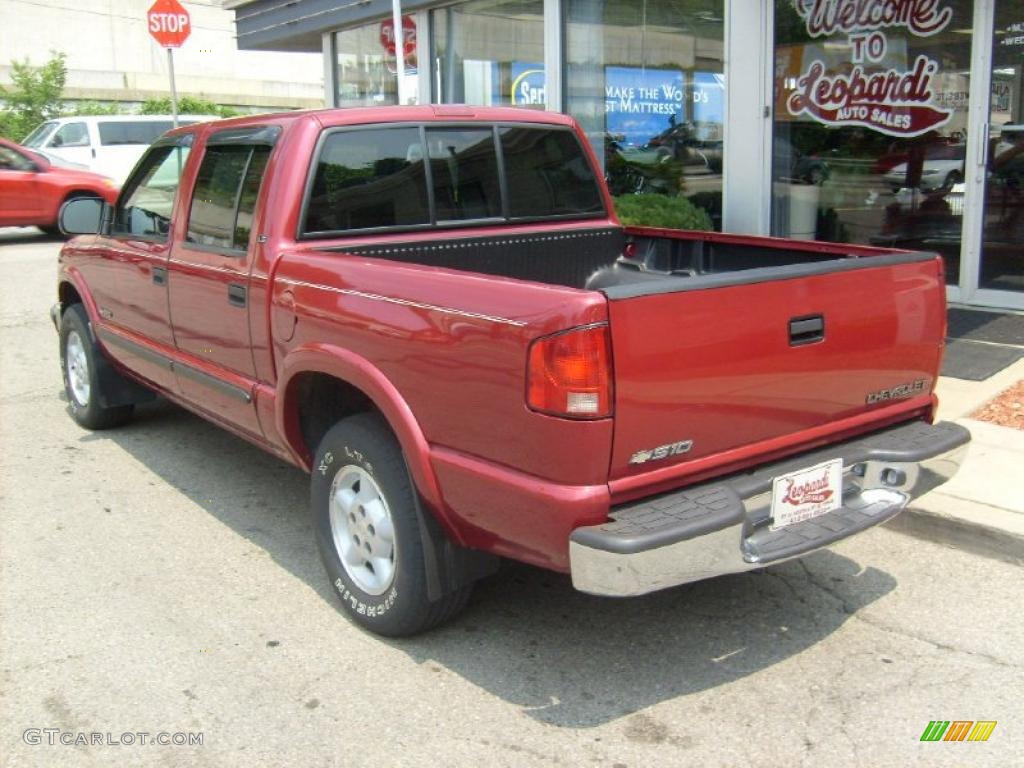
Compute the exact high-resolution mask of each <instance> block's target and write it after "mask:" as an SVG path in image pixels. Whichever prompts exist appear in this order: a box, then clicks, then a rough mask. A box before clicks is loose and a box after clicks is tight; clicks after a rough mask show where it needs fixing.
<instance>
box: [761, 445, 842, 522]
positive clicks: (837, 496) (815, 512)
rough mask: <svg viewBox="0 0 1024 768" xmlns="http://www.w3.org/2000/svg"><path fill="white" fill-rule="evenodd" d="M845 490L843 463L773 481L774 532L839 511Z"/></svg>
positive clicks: (825, 463)
mask: <svg viewBox="0 0 1024 768" xmlns="http://www.w3.org/2000/svg"><path fill="white" fill-rule="evenodd" d="M842 490H843V460H842V459H832V460H831V461H826V462H824V463H822V464H816V465H814V466H813V467H808V468H807V469H801V470H799V471H797V472H790V473H789V474H788V475H779V476H778V477H776V478H775V479H774V480H773V481H772V520H771V530H773V531H774V530H777V529H779V528H785V527H786V526H787V525H793V524H795V523H802V522H804V521H805V520H810V519H812V518H815V517H820V516H821V515H826V514H828V513H829V512H831V511H833V510H835V509H839V507H840V505H841V504H842V501H843V493H842Z"/></svg>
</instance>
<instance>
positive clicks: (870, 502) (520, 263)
mask: <svg viewBox="0 0 1024 768" xmlns="http://www.w3.org/2000/svg"><path fill="white" fill-rule="evenodd" d="M597 167H598V166H597V161H596V158H595V156H594V154H593V152H592V151H591V150H590V148H589V146H588V145H587V143H586V140H585V139H584V137H583V134H582V133H581V131H580V129H579V128H578V126H577V125H576V124H575V123H574V122H573V121H572V120H571V119H570V118H568V117H564V116H561V115H555V114H551V113H545V112H538V111H528V110H516V109H500V108H471V107H462V106H436V107H386V108H367V109H344V110H325V111H314V112H299V113H292V114H281V115H265V116H259V117H243V118H235V119H231V120H226V121H219V122H212V123H203V124H199V125H193V126H188V127H185V128H180V129H177V130H174V131H170V132H169V133H167V134H166V135H165V136H164V137H163V138H161V139H160V140H159V141H157V142H156V143H155V144H154V145H153V146H152V148H151V149H150V150H149V151H148V152H147V153H146V155H145V156H144V157H143V158H142V159H141V160H140V161H139V164H138V165H137V166H136V168H135V170H134V171H133V173H132V174H131V176H130V177H129V179H128V181H127V182H126V184H125V186H124V189H123V190H122V192H121V195H120V197H119V199H118V200H117V203H116V204H115V205H113V206H109V205H102V204H101V203H100V202H98V201H88V200H85V201H81V200H76V201H73V202H70V203H68V204H67V205H65V206H64V208H63V210H62V226H63V227H64V229H65V231H66V232H68V233H77V234H81V235H83V236H81V237H77V238H75V239H73V240H71V241H70V242H69V243H68V244H67V245H65V246H64V248H63V250H62V251H61V255H60V269H59V284H58V298H59V303H58V304H57V305H56V306H55V307H54V310H53V318H54V321H55V324H56V325H57V327H58V330H59V333H60V350H61V361H62V365H63V371H64V383H65V388H66V391H67V397H68V400H69V405H70V411H71V414H72V415H73V416H74V418H75V419H76V420H77V421H78V423H79V424H81V425H82V426H84V427H87V428H90V429H100V428H105V427H112V426H115V425H118V424H121V423H123V422H124V421H125V420H126V419H127V418H128V417H129V416H130V415H131V413H132V409H133V406H134V405H135V404H136V403H138V402H140V401H142V400H144V399H147V398H151V397H153V396H154V393H158V394H160V395H162V396H164V397H166V398H168V399H170V400H172V401H174V402H176V403H179V404H181V405H183V406H184V407H186V408H188V409H190V410H192V411H194V412H196V413H198V414H200V415H201V416H203V417H205V418H207V419H209V420H210V421H212V422H214V423H216V424H219V425H220V426H222V427H224V428H226V429H228V430H230V431H232V432H234V433H235V434H237V435H239V436H240V437H243V438H245V439H247V440H249V441H251V442H253V443H255V444H257V445H259V446H261V447H263V448H264V449H266V450H267V451H270V452H271V453H273V454H275V455H276V456H279V457H280V458H281V459H283V460H285V461H288V462H291V463H293V464H295V465H298V466H300V467H302V468H304V469H305V470H306V471H308V472H309V473H310V476H311V505H312V514H313V521H314V529H315V532H316V539H317V544H318V546H319V549H320V554H321V556H322V559H323V562H324V565H325V567H326V570H327V572H328V575H329V578H330V581H331V583H332V584H333V585H334V588H335V589H336V590H337V592H338V595H339V597H340V598H341V601H342V604H343V606H344V608H345V610H346V611H347V612H348V614H349V615H350V616H351V618H352V619H353V620H354V621H356V622H357V623H359V624H360V625H362V626H364V627H367V628H369V629H371V630H373V631H375V632H378V633H381V634H386V635H408V634H412V633H415V632H419V631H422V630H425V629H427V628H429V627H432V626H434V625H436V624H438V623H440V622H442V621H444V620H445V619H447V618H448V617H450V616H452V615H453V614H455V613H456V612H457V611H458V610H459V609H460V607H462V606H463V605H464V604H465V601H466V599H467V596H468V594H469V590H470V588H471V586H472V584H473V582H474V581H475V580H477V579H479V578H480V577H481V576H484V575H486V574H488V573H490V572H491V571H492V570H493V569H494V568H495V565H496V563H497V562H498V560H499V558H501V557H505V558H513V559H516V560H521V561H524V562H527V563H532V564H533V565H537V566H541V567H544V568H549V569H553V570H556V571H562V572H568V573H570V574H571V576H572V580H573V584H574V585H575V586H576V587H577V588H578V589H580V590H582V591H585V592H589V593H594V594H598V595H620V596H623V595H638V594H643V593H645V592H650V591H652V590H658V589H664V588H666V587H671V586H674V585H677V584H683V583H686V582H691V581H694V580H697V579H704V578H709V577H713V576H716V575H719V574H725V573H733V572H738V571H744V570H747V569H751V568H757V567H760V566H764V565H768V564H771V563H777V562H780V561H782V560H786V559H788V558H792V557H796V556H799V555H801V554H804V553H806V552H809V551H811V550H814V549H817V548H819V547H822V546H825V545H828V544H830V543H831V542H834V541H837V540H839V539H842V538H844V537H846V536H850V535H851V534H855V533H857V532H859V531H862V530H864V529H866V528H868V527H870V526H873V525H876V524H878V523H881V522H883V521H885V520H888V519H889V518H891V517H893V516H894V515H896V514H897V513H898V512H899V511H900V510H901V509H903V508H904V507H905V506H906V504H907V503H908V502H909V501H910V500H911V499H912V498H914V497H915V496H917V495H919V494H921V493H924V492H926V491H928V490H929V489H931V488H933V487H935V486H936V485H938V484H940V483H942V482H943V481H944V480H946V479H947V478H949V477H950V476H951V475H952V474H953V473H954V472H955V471H956V469H957V468H958V466H959V463H960V460H961V457H962V455H963V452H964V450H965V449H966V445H967V443H968V441H969V439H970V436H969V434H968V433H967V432H966V430H964V429H963V428H962V427H960V426H958V425H955V424H948V423H933V417H934V414H935V409H936V399H935V396H934V394H933V390H934V386H935V380H936V376H937V372H938V370H939V364H940V360H941V357H942V352H943V338H944V331H945V298H944V283H943V272H942V261H941V260H940V258H939V257H938V256H936V255H935V254H930V253H917V252H908V251H894V250H883V249H879V248H868V247H863V246H857V245H846V244H828V243H815V242H803V241H789V240H780V239H772V238H759V237H742V236H736V235H728V234H716V233H706V232H684V231H670V230H659V229H651V228H636V227H623V226H621V225H620V223H619V222H618V220H617V219H616V218H615V214H614V212H613V209H612V205H611V200H610V197H609V194H608V191H607V189H606V188H605V186H604V184H603V183H602V181H601V176H600V174H599V172H598V170H597Z"/></svg>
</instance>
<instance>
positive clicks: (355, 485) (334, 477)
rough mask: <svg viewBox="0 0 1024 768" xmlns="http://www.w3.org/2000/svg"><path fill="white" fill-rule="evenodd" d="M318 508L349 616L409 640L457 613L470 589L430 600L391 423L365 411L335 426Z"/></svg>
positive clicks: (324, 451) (320, 477) (314, 488)
mask: <svg viewBox="0 0 1024 768" xmlns="http://www.w3.org/2000/svg"><path fill="white" fill-rule="evenodd" d="M310 496H311V505H312V512H313V525H314V529H315V531H316V539H317V546H318V547H319V549H320V556H321V558H322V559H323V563H324V567H325V568H326V570H327V574H328V576H329V577H330V579H331V583H332V584H333V586H334V589H335V591H336V592H337V593H338V595H339V597H340V598H341V602H342V605H343V606H344V608H345V611H346V613H347V614H348V615H349V616H350V617H351V619H352V620H353V621H355V622H356V623H357V624H359V625H361V626H362V627H364V628H366V629H368V630H370V631H372V632H375V633H377V634H380V635H387V636H390V637H404V636H408V635H414V634H417V633H419V632H423V631H425V630H427V629H430V628H432V627H434V626H437V625H438V624H441V623H443V622H445V621H447V620H448V619H450V618H451V617H452V616H454V615H455V614H456V613H457V612H458V611H459V610H461V608H462V607H463V606H464V605H465V603H466V601H467V600H468V598H469V591H470V587H468V586H467V587H462V588H460V589H458V590H456V591H455V592H451V593H449V594H446V595H445V596H443V597H442V598H441V599H440V600H436V601H433V602H432V601H430V599H429V598H428V595H427V576H426V566H425V563H424V542H423V540H422V535H421V527H420V524H419V518H418V515H419V512H418V510H417V506H416V505H417V499H416V495H415V490H414V489H413V487H412V483H411V481H410V479H409V473H408V470H407V469H406V465H405V459H404V457H403V455H402V450H401V448H400V446H399V445H398V442H397V441H396V440H395V437H394V435H393V434H392V433H391V430H390V429H389V428H388V426H387V424H386V423H385V422H384V421H383V420H382V419H381V418H380V417H379V416H376V415H374V414H366V413H363V414H357V415H355V416H350V417H349V418H346V419H343V420H342V421H340V422H338V423H337V424H335V425H334V427H332V428H331V429H330V430H328V432H327V434H326V435H324V437H323V440H321V441H320V446H319V448H318V449H317V452H316V458H315V462H314V464H313V473H312V479H311V488H310Z"/></svg>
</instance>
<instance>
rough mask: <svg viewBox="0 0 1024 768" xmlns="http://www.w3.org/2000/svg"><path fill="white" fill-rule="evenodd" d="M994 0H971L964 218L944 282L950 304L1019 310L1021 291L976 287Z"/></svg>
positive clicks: (1023, 306) (982, 222) (1023, 296)
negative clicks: (952, 279)
mask: <svg viewBox="0 0 1024 768" xmlns="http://www.w3.org/2000/svg"><path fill="white" fill-rule="evenodd" d="M994 25H995V0H975V3H974V35H973V36H972V38H973V39H972V44H971V73H970V83H971V87H970V98H969V100H968V110H969V116H968V131H967V162H966V163H965V168H964V171H965V173H964V218H963V231H962V232H963V233H962V236H961V241H960V285H959V286H956V287H953V286H950V287H949V288H948V289H947V291H946V298H947V299H948V300H949V301H951V302H957V303H960V304H970V305H974V306H981V307H992V308H1001V309H1019V310H1024V292H1016V291H999V290H992V289H990V288H981V287H979V282H980V280H981V259H982V246H983V239H984V225H985V186H986V184H985V181H986V171H987V167H988V157H987V155H988V144H989V132H990V129H991V126H990V124H989V118H990V109H991V103H992V53H993V51H992V46H993V40H994V38H995V34H994V33H995V26H994Z"/></svg>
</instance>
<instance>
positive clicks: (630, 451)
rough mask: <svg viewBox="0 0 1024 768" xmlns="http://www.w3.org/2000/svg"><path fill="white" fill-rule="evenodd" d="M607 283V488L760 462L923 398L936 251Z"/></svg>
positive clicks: (937, 277)
mask: <svg viewBox="0 0 1024 768" xmlns="http://www.w3.org/2000/svg"><path fill="white" fill-rule="evenodd" d="M605 293H606V295H607V297H608V300H609V323H610V327H611V337H612V354H613V359H614V370H615V438H614V448H613V452H612V460H611V473H610V477H611V479H612V483H613V489H614V488H615V486H616V483H615V481H616V480H617V479H619V480H621V479H624V478H632V479H633V480H635V481H638V482H630V481H629V480H624V481H623V482H622V483H619V484H618V485H619V486H620V490H625V488H626V487H630V488H633V489H636V488H639V487H640V486H641V485H642V483H641V482H639V481H642V479H643V478H642V477H639V476H642V475H645V474H646V473H652V472H653V473H654V475H653V476H652V480H657V481H658V483H659V484H660V485H662V486H663V485H664V481H666V480H669V479H676V480H678V479H679V478H681V477H683V476H686V475H688V474H691V473H696V472H698V471H699V472H700V473H701V475H702V476H703V475H705V474H707V473H708V472H707V471H708V470H709V469H711V468H714V467H719V468H720V469H721V468H723V465H726V464H729V463H735V462H736V460H737V458H744V459H745V462H744V463H745V464H746V465H750V464H756V463H758V458H759V457H760V458H761V460H765V459H767V458H769V457H768V456H767V453H768V452H770V451H771V452H774V454H775V455H779V454H782V453H786V452H792V451H793V450H797V449H799V448H801V447H803V446H805V445H807V444H808V443H809V442H811V441H812V440H813V441H814V442H815V443H816V444H821V443H823V442H826V441H827V440H829V439H830V437H831V436H832V435H833V434H835V435H836V436H838V434H839V433H841V432H843V431H845V432H847V434H846V435H845V436H849V432H850V430H851V426H852V425H856V428H857V429H859V431H866V430H868V429H870V428H871V427H872V425H873V424H876V423H878V422H881V421H886V422H889V423H891V422H892V421H893V420H894V411H896V414H895V418H897V419H898V418H899V417H900V412H901V411H905V412H906V413H907V416H908V417H909V415H910V413H911V412H912V411H915V410H916V411H919V412H920V411H922V410H923V409H924V408H926V407H927V406H928V404H929V402H930V393H931V391H932V388H933V386H934V382H935V376H936V375H937V371H938V367H939V362H940V359H941V353H942V344H943V335H944V329H945V288H944V285H943V280H942V267H941V262H940V260H939V259H938V257H936V256H934V255H933V254H917V253H915V254H897V255H889V256H870V257H863V258H856V259H843V260H836V261H826V262H819V263H816V264H798V265H793V266H787V267H779V268H772V269H751V270H745V271H740V272H730V273H724V274H717V275H714V274H713V275H705V276H697V277H691V278H686V277H679V278H666V279H665V281H663V282H653V283H652V282H647V283H642V284H639V285H625V286H619V287H616V288H610V289H608V290H606V291H605ZM875 415H877V419H876V418H874V416H875ZM843 420H846V421H845V422H844V421H843ZM808 430H810V431H809V432H808ZM854 431H856V429H855V430H854ZM741 448H742V449H745V450H742V451H739V450H736V449H741ZM677 484H678V482H677ZM630 495H635V494H630Z"/></svg>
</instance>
